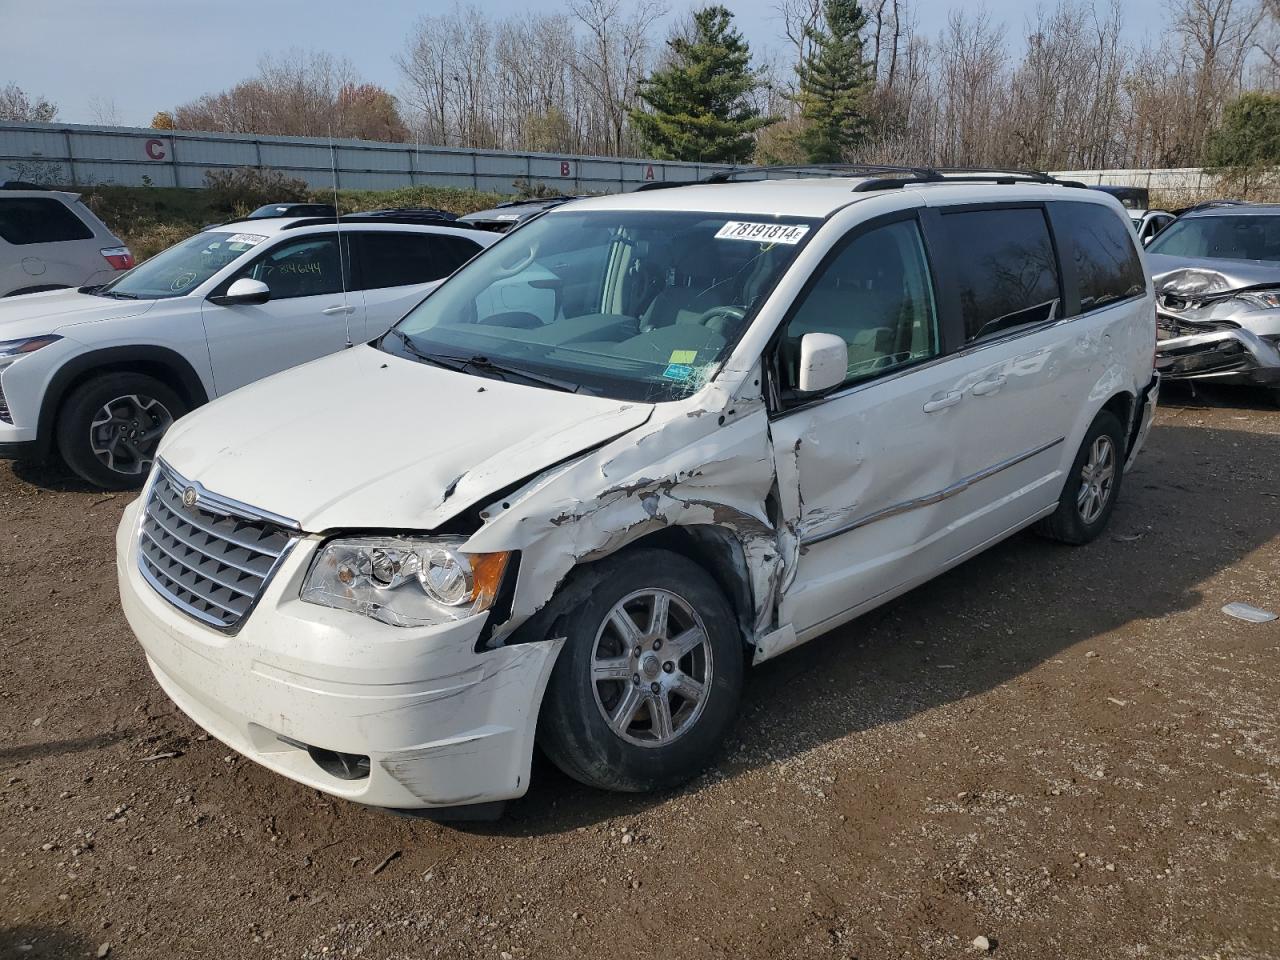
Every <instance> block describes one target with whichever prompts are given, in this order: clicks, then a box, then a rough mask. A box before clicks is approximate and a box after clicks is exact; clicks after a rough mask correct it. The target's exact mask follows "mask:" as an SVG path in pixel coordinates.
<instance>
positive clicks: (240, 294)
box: [209, 277, 271, 307]
mask: <svg viewBox="0 0 1280 960" xmlns="http://www.w3.org/2000/svg"><path fill="white" fill-rule="evenodd" d="M270 299H271V288H270V287H268V286H267V285H266V284H265V283H263V282H262V281H261V280H251V279H250V278H249V277H241V278H240V279H239V280H237V281H236V282H235V283H233V284H232V285H231V286H229V287H228V288H227V292H226V293H224V294H223V295H222V296H220V297H210V298H209V302H210V303H216V304H217V305H218V306H220V307H232V306H235V305H237V304H242V303H245V304H256V303H266V302H267V301H268V300H270Z"/></svg>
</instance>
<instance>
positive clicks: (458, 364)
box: [387, 329, 581, 393]
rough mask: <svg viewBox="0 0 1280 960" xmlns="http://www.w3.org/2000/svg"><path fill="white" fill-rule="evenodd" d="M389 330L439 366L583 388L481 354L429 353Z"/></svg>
mask: <svg viewBox="0 0 1280 960" xmlns="http://www.w3.org/2000/svg"><path fill="white" fill-rule="evenodd" d="M387 332H388V333H393V334H395V335H396V337H398V338H399V340H400V342H401V343H403V344H404V347H405V349H406V350H408V351H409V353H410V354H412V355H413V356H414V357H415V358H416V359H418V360H422V361H424V362H426V363H430V364H433V365H434V366H437V367H443V368H444V369H446V370H455V371H457V372H459V373H465V372H466V371H467V370H468V369H472V370H482V371H484V372H485V373H492V374H496V375H497V376H498V377H499V378H501V379H505V378H506V377H520V378H521V379H523V380H528V381H529V382H530V383H536V384H538V385H539V386H541V387H547V388H548V389H551V390H561V391H563V392H565V393H577V392H578V391H579V390H580V389H581V384H577V383H571V382H569V381H568V380H557V379H555V378H554V377H544V376H542V375H541V374H537V373H530V372H529V371H528V370H522V369H520V368H519V367H509V366H506V365H504V364H501V363H495V362H494V361H493V360H490V359H489V358H488V357H485V356H482V355H480V354H474V355H472V356H470V357H455V356H452V355H450V354H447V353H428V352H426V351H424V350H423V349H422V348H420V347H419V346H418V345H417V344H416V343H414V342H413V339H412V338H411V337H410V336H409V335H408V334H407V333H404V332H403V331H400V330H396V329H392V330H388V331H387Z"/></svg>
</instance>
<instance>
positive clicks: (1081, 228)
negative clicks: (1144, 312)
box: [1050, 202, 1147, 313]
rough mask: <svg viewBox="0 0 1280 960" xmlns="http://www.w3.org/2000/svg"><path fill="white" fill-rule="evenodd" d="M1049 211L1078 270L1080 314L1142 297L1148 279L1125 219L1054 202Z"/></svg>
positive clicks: (1093, 206) (1060, 242)
mask: <svg viewBox="0 0 1280 960" xmlns="http://www.w3.org/2000/svg"><path fill="white" fill-rule="evenodd" d="M1050 211H1051V216H1052V217H1053V226H1054V232H1055V234H1056V236H1057V239H1058V245H1059V247H1061V249H1062V256H1063V259H1064V260H1065V261H1067V262H1069V263H1071V264H1072V265H1073V266H1074V267H1075V272H1076V282H1077V284H1078V285H1079V289H1080V311H1081V312H1082V313H1086V312H1088V311H1090V310H1097V309H1098V308H1099V307H1105V306H1106V305H1107V304H1109V303H1115V302H1116V301H1118V300H1127V299H1129V298H1130V297H1140V296H1142V294H1143V293H1144V292H1145V291H1146V289H1147V279H1146V276H1145V274H1143V272H1142V261H1141V260H1139V259H1138V250H1137V247H1136V246H1135V245H1134V234H1133V231H1132V230H1129V229H1128V228H1127V227H1126V225H1125V222H1124V220H1123V219H1121V218H1120V217H1118V216H1116V214H1115V213H1114V211H1112V210H1110V209H1108V208H1107V207H1104V206H1102V205H1100V204H1096V203H1065V202H1061V203H1055V204H1053V205H1052V206H1051V207H1050Z"/></svg>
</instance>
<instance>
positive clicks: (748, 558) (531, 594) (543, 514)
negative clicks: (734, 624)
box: [467, 388, 797, 643]
mask: <svg viewBox="0 0 1280 960" xmlns="http://www.w3.org/2000/svg"><path fill="white" fill-rule="evenodd" d="M754 393H755V395H751V396H748V397H746V398H738V399H733V400H731V399H730V398H728V397H725V396H724V395H723V394H722V393H720V392H719V391H717V390H715V389H714V388H712V389H711V390H709V391H707V392H705V393H704V394H703V395H702V396H703V397H704V398H707V399H709V402H707V403H705V404H704V405H703V409H704V410H705V413H702V414H699V415H694V414H695V413H697V411H693V412H691V411H690V408H689V406H688V404H668V405H664V406H662V407H659V408H657V409H656V410H655V412H654V414H653V416H652V417H651V419H650V420H649V421H648V422H647V423H645V424H644V425H643V426H642V427H640V428H639V429H638V430H635V431H632V432H631V433H630V434H628V435H627V436H626V437H624V438H622V439H620V440H617V441H615V442H613V443H610V444H606V445H605V446H603V447H601V448H600V449H598V450H595V451H592V452H591V453H588V454H587V455H586V456H584V457H583V458H581V459H580V460H577V461H575V462H573V463H571V464H567V465H565V466H563V467H560V468H558V469H555V470H552V471H549V472H548V473H546V474H543V475H541V476H539V477H538V478H536V479H535V480H533V481H532V482H531V483H529V484H528V485H527V486H526V487H524V488H522V489H520V490H517V491H516V492H514V493H513V494H511V495H510V496H508V497H506V498H504V500H502V501H498V502H494V503H491V504H489V505H488V506H487V507H486V508H485V509H484V510H483V511H482V513H481V516H482V518H483V519H484V521H485V525H484V527H483V528H482V529H481V530H480V531H479V532H478V533H476V534H475V535H474V536H473V537H472V538H471V539H470V541H468V544H467V549H468V550H469V551H473V552H476V553H483V552H489V551H497V550H512V549H516V550H520V551H521V557H522V564H521V569H520V579H519V583H518V584H517V587H516V594H515V598H514V602H513V605H512V614H511V618H510V620H509V621H508V623H507V624H506V625H504V627H503V628H502V629H501V631H500V633H499V634H497V635H498V636H499V637H501V636H503V635H506V634H509V633H510V632H511V631H513V630H514V629H515V628H516V627H517V626H519V624H520V623H522V622H523V621H524V620H525V619H527V618H528V617H529V616H531V615H532V614H533V613H535V612H536V611H537V610H538V609H540V608H541V607H542V606H543V605H545V604H546V603H547V602H548V601H549V600H550V599H551V597H552V596H553V595H554V593H555V591H556V588H557V587H558V586H559V585H560V583H561V582H562V581H563V580H564V578H565V577H566V576H567V575H568V574H569V572H570V570H572V569H573V568H574V566H576V565H577V564H579V563H583V562H589V561H592V560H597V559H600V558H602V557H604V556H607V555H608V554H610V553H613V552H615V551H616V550H618V549H619V548H621V547H623V546H625V545H627V544H628V543H631V542H634V541H636V540H638V539H640V538H641V537H643V536H645V535H646V534H650V533H653V532H656V531H658V530H661V529H664V528H668V527H676V526H679V527H700V526H705V527H715V528H718V529H719V530H722V531H728V532H729V533H730V534H731V535H732V536H733V537H734V538H735V539H736V541H737V543H738V545H739V546H740V548H741V552H742V556H743V558H744V560H745V564H746V568H747V574H748V577H749V581H750V588H751V598H752V607H753V609H752V611H751V614H752V615H751V618H750V622H751V626H752V631H751V633H752V634H753V635H751V636H748V637H747V638H746V639H747V641H748V642H751V643H754V640H755V635H756V634H759V633H762V632H766V631H767V630H768V629H770V627H771V624H772V620H773V616H774V611H775V608H776V605H777V599H778V594H779V591H780V590H781V588H782V584H783V582H784V576H785V573H786V571H787V570H789V569H790V568H791V567H793V566H794V562H795V555H796V550H797V544H796V540H795V538H794V536H791V535H789V534H788V533H787V532H786V531H785V529H784V530H783V531H782V532H780V531H779V529H778V528H776V527H775V523H774V520H773V518H772V517H771V511H770V507H769V504H770V502H771V498H774V497H775V496H776V494H775V488H776V472H775V467H774V458H773V448H772V443H771V441H770V436H769V425H768V418H767V416H766V414H765V407H764V402H763V399H762V398H761V397H760V396H759V395H758V391H754ZM775 506H776V505H775ZM774 512H775V513H776V509H775V511H774Z"/></svg>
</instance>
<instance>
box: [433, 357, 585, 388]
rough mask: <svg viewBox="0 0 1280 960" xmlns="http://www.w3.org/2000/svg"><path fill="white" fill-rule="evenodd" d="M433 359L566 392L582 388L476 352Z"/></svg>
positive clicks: (461, 367) (462, 368) (459, 367)
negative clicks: (519, 378) (467, 355)
mask: <svg viewBox="0 0 1280 960" xmlns="http://www.w3.org/2000/svg"><path fill="white" fill-rule="evenodd" d="M432 359H433V360H443V361H445V362H452V363H456V364H458V367H457V369H459V370H465V369H466V368H468V367H470V368H472V369H473V370H484V371H486V372H488V373H496V374H498V376H500V377H506V376H511V377H521V378H523V379H525V380H528V381H529V382H530V383H536V384H538V385H539V386H541V387H548V388H550V389H552V390H562V391H564V392H565V393H577V392H578V390H579V389H580V388H581V384H577V383H570V382H569V381H568V380H557V379H555V378H554V377H544V376H542V375H541V374H538V373H530V372H529V371H528V370H522V369H520V368H519V367H509V366H506V365H505V364H501V363H495V362H494V361H492V360H490V359H489V358H488V357H485V356H481V355H480V354H475V355H474V356H471V357H465V358H464V357H450V356H443V355H438V354H437V355H433V356H432Z"/></svg>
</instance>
